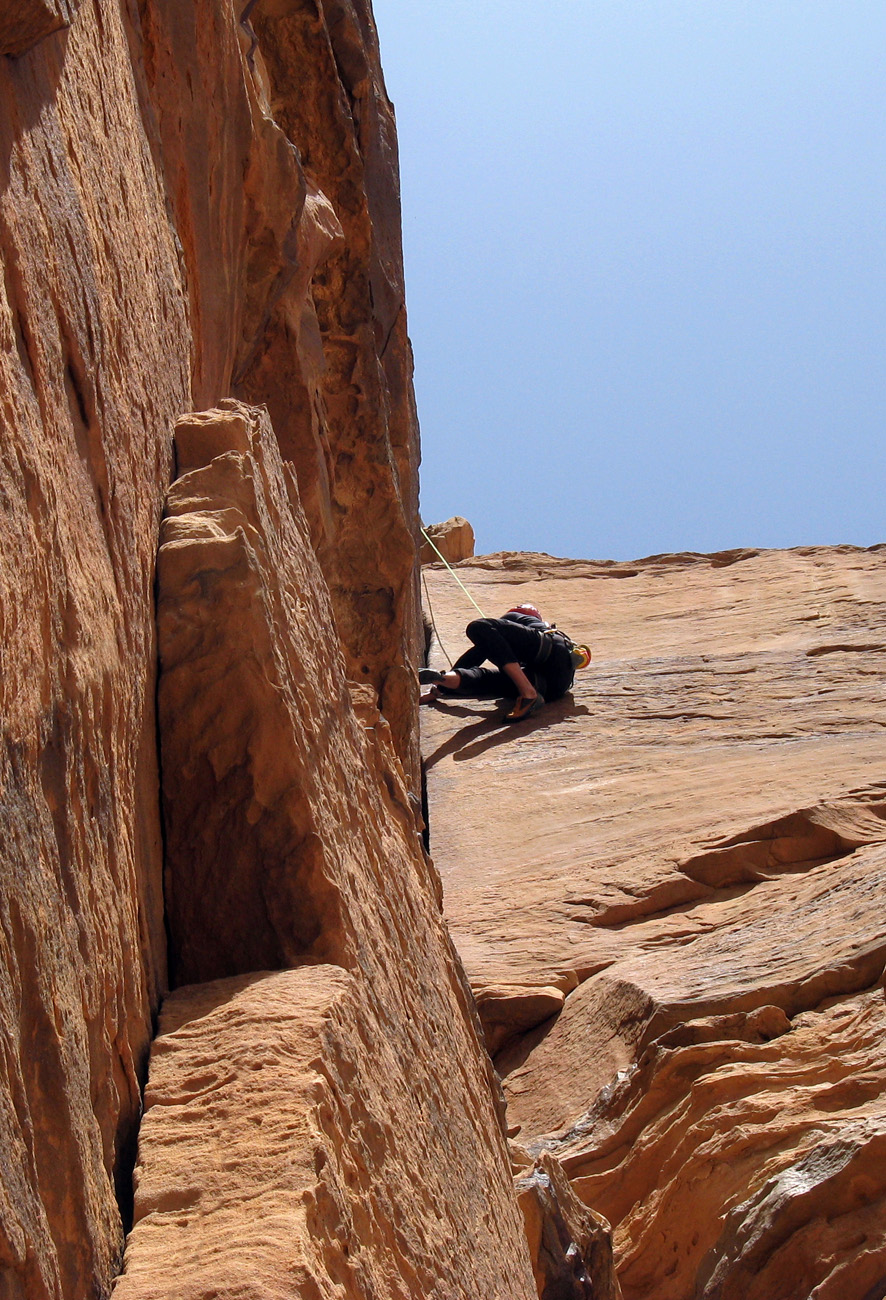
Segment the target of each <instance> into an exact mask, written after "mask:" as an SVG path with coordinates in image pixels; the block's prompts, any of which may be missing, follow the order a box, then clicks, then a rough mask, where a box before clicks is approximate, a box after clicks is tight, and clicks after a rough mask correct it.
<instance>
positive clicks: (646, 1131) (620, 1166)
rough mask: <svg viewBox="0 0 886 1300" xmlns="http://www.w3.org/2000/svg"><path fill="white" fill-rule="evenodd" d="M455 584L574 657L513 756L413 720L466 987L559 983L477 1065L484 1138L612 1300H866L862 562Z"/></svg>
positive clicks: (527, 569) (800, 555) (645, 569)
mask: <svg viewBox="0 0 886 1300" xmlns="http://www.w3.org/2000/svg"><path fill="white" fill-rule="evenodd" d="M459 572H460V577H462V578H463V579H464V580H465V581H466V582H467V584H468V586H469V589H470V590H471V591H472V593H473V594H474V596H475V597H476V598H477V599H478V600H479V603H480V604H481V606H482V607H483V608H484V609H485V610H486V612H487V613H492V614H495V613H499V612H500V611H501V610H503V609H505V608H507V607H508V605H511V604H513V603H515V601H518V600H527V599H529V600H532V601H533V602H535V603H536V604H538V605H539V606H540V608H541V609H542V612H543V613H544V614H546V615H547V617H549V618H551V619H554V620H555V621H557V622H558V623H560V624H561V625H562V626H563V627H565V628H566V629H567V630H568V631H570V632H571V633H572V634H573V635H574V636H575V637H576V639H579V640H586V641H588V642H589V643H590V644H591V646H592V648H593V650H594V662H593V665H592V667H591V668H590V669H588V670H586V671H585V672H583V673H582V674H580V675H579V677H578V678H577V681H576V685H575V689H574V691H573V694H572V697H571V698H569V697H567V699H566V700H564V701H561V702H560V703H558V704H555V705H552V706H549V707H547V708H546V709H545V710H544V711H543V712H542V713H541V714H539V715H538V717H537V718H536V719H533V720H532V721H531V722H530V723H529V724H527V725H526V726H524V727H522V728H521V729H520V730H519V731H518V732H517V734H514V731H513V730H512V729H510V728H503V727H500V726H499V725H498V723H497V717H498V714H497V711H496V708H495V706H494V705H492V704H486V703H481V704H473V703H471V702H469V701H459V702H457V703H451V704H448V705H446V704H439V705H435V706H432V707H431V708H429V709H426V710H425V712H424V717H423V730H424V749H425V754H426V761H427V764H428V782H429V794H430V807H431V814H430V815H431V847H432V851H433V852H434V855H435V861H436V862H437V865H438V866H439V868H440V870H441V875H442V878H443V881H444V890H445V900H446V903H445V905H446V911H447V915H448V916H449V918H450V921H451V924H452V927H453V931H454V935H455V938H456V942H457V944H458V946H459V949H460V951H461V953H462V955H463V956H464V958H465V960H466V964H467V967H468V973H469V975H470V978H471V981H472V984H473V985H474V987H475V989H476V990H477V991H478V995H479V997H480V998H481V999H482V997H483V990H484V988H486V987H498V986H500V985H502V984H507V985H511V986H514V985H517V986H523V987H524V988H525V989H526V990H527V992H528V991H529V990H531V989H533V988H536V987H538V986H540V985H543V984H554V985H558V984H559V987H561V988H563V991H564V992H565V993H566V998H565V1004H564V1008H563V1011H562V1012H561V1013H560V1015H559V1016H558V1017H556V1018H555V1019H553V1020H550V1021H547V1022H544V1023H542V1024H541V1025H539V1026H538V1027H537V1028H535V1029H533V1030H530V1031H529V1032H527V1033H526V1034H524V1035H523V1037H522V1038H520V1039H518V1040H517V1041H513V1040H512V1041H511V1043H510V1044H504V1045H503V1046H502V1047H501V1048H500V1049H499V1051H498V1054H497V1056H496V1066H497V1068H498V1069H499V1071H500V1072H501V1073H502V1074H503V1075H504V1076H505V1092H506V1096H507V1098H508V1120H509V1125H510V1131H511V1132H515V1131H516V1132H517V1133H518V1137H517V1141H518V1142H519V1143H520V1144H521V1145H522V1146H523V1147H524V1148H525V1149H527V1150H528V1152H529V1154H534V1153H538V1152H540V1151H543V1150H550V1151H552V1152H553V1153H554V1154H556V1155H557V1156H558V1158H560V1159H561V1160H562V1161H563V1163H564V1166H565V1168H566V1169H567V1171H568V1173H569V1175H570V1178H571V1179H572V1181H573V1185H574V1186H575V1187H576V1189H577V1190H578V1191H579V1193H580V1194H581V1196H582V1198H583V1199H584V1200H585V1201H586V1202H587V1204H589V1205H590V1206H592V1207H593V1208H594V1209H597V1210H599V1211H601V1212H602V1213H603V1214H605V1215H606V1216H607V1218H609V1219H610V1220H611V1221H612V1224H613V1229H614V1231H615V1242H616V1249H617V1256H618V1261H619V1271H620V1278H621V1284H622V1287H623V1290H624V1294H625V1296H626V1297H636V1298H637V1300H640V1298H641V1297H643V1298H645V1297H648V1296H652V1295H655V1296H656V1300H659V1298H660V1297H664V1298H666V1300H671V1298H672V1300H684V1298H688V1297H690V1296H696V1295H704V1296H709V1297H714V1296H717V1297H720V1296H730V1297H731V1296H736V1297H737V1296H754V1297H757V1296H759V1297H764V1296H766V1297H768V1296H772V1295H778V1296H780V1297H781V1296H784V1297H785V1300H791V1297H795V1296H796V1297H798V1298H799V1297H803V1298H804V1300H805V1297H806V1296H808V1295H810V1294H812V1293H814V1294H815V1295H816V1297H820V1296H837V1295H843V1296H845V1295H846V1294H853V1295H855V1294H857V1295H860V1296H864V1295H866V1294H871V1295H875V1294H880V1292H879V1291H878V1290H877V1288H878V1287H880V1288H881V1289H882V1286H883V1280H884V1278H886V1266H884V1255H883V1237H882V1231H881V1229H878V1228H877V1227H876V1226H875V1225H876V1224H877V1222H878V1221H879V1223H880V1224H882V1221H883V1215H884V1213H886V1202H884V1188H883V1183H882V1178H881V1176H880V1174H879V1172H878V1165H877V1162H878V1159H879V1156H878V1151H879V1143H880V1141H881V1138H880V1131H881V1124H882V1119H881V1115H882V1108H883V1105H884V1101H883V1097H884V1091H886V1071H884V1061H883V1057H882V1051H881V1048H880V1045H879V1038H878V1032H879V1031H878V1029H877V1026H878V1025H879V1024H880V1023H881V1019H882V1015H883V990H882V984H881V980H882V972H883V968H884V962H886V925H884V922H883V917H882V909H881V907H880V899H881V897H882V891H883V886H884V869H886V771H884V769H883V765H882V756H883V740H882V736H883V729H884V726H886V699H884V694H883V687H882V680H883V663H886V659H884V655H886V642H884V640H883V638H882V634H881V628H882V624H883V616H884V606H886V572H884V567H883V551H882V550H876V549H875V550H873V551H860V550H855V549H853V548H849V547H846V548H834V549H810V550H805V551H802V550H801V551H791V552H759V553H758V552H754V551H745V552H731V553H726V554H721V555H718V556H712V557H700V556H662V557H654V558H652V559H650V560H646V561H640V562H638V563H636V564H634V565H626V564H591V563H581V562H572V561H556V560H551V559H550V558H549V557H542V556H516V555H514V556H510V555H504V556H498V557H486V558H479V559H478V560H477V561H475V563H474V564H473V565H467V566H462V567H461V569H460V571H459ZM427 576H428V579H429V588H430V593H431V600H432V603H433V605H434V612H435V617H436V621H437V626H438V628H439V630H440V635H441V636H442V638H443V641H444V643H445V646H446V650H447V651H448V653H449V654H450V655H452V656H454V654H455V653H457V652H458V650H459V649H460V647H461V644H462V641H461V638H460V636H459V632H460V630H461V628H462V627H463V625H464V623H466V622H467V621H468V619H469V618H470V607H468V608H467V609H466V608H465V604H466V602H465V601H464V597H463V596H461V595H460V594H459V593H458V591H457V589H456V588H455V587H454V584H452V583H451V579H448V578H447V576H446V575H445V574H444V573H442V572H441V573H436V572H429V573H428V575H427ZM435 653H438V652H435ZM432 661H435V660H434V655H432ZM436 662H439V660H436ZM493 810H494V811H493ZM570 979H571V980H572V981H573V987H572V989H571V990H569V988H568V987H567V986H564V984H563V981H564V980H566V981H569V980H570ZM828 1201H830V1202H831V1203H832V1204H833V1207H834V1208H833V1211H830V1210H827V1211H826V1210H824V1208H823V1207H824V1205H825V1203H826V1202H828ZM816 1288H818V1289H816Z"/></svg>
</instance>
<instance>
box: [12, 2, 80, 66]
mask: <svg viewBox="0 0 886 1300" xmlns="http://www.w3.org/2000/svg"><path fill="white" fill-rule="evenodd" d="M79 4H80V0H6V4H5V5H4V7H3V12H2V14H0V54H11V55H13V56H16V55H19V54H24V52H25V50H28V49H30V48H31V46H32V45H36V43H37V41H40V40H43V38H44V37H45V36H50V35H51V34H52V33H53V32H57V31H58V30H59V28H61V27H67V26H68V24H69V23H70V22H71V19H72V18H73V16H74V14H75V13H76V12H77V9H78V7H79Z"/></svg>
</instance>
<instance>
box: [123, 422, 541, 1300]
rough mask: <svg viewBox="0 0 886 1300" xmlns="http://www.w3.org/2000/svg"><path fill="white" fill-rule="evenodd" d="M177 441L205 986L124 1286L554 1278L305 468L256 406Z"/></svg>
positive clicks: (188, 860)
mask: <svg viewBox="0 0 886 1300" xmlns="http://www.w3.org/2000/svg"><path fill="white" fill-rule="evenodd" d="M176 448H177V452H178V461H179V465H180V467H182V468H183V469H185V470H186V472H185V473H183V474H182V475H181V477H179V478H178V479H177V480H176V482H175V483H174V484H173V486H172V488H171V490H170V493H169V498H168V504H167V517H166V519H165V520H164V524H163V531H162V534H161V537H162V545H161V548H160V555H159V562H158V628H159V646H160V664H161V674H160V684H159V708H160V732H161V737H162V766H163V785H164V801H165V808H166V818H165V821H166V826H167V859H166V872H167V897H168V900H169V924H170V939H171V950H170V958H171V962H172V966H173V970H174V971H175V972H176V979H177V982H179V983H184V984H187V985H188V987H184V988H179V989H178V991H177V992H176V994H175V995H174V996H173V997H172V998H171V999H170V1000H169V1001H168V1002H167V1004H166V1006H165V1009H164V1016H163V1021H162V1023H161V1034H160V1037H159V1038H158V1040H157V1042H156V1044H155V1047H154V1050H153V1052H152V1060H151V1069H150V1078H149V1085H148V1091H147V1094H146V1107H147V1113H146V1117H145V1121H144V1124H143V1126H142V1133H141V1138H140V1144H139V1165H138V1168H137V1171H136V1179H137V1192H136V1199H135V1220H136V1222H135V1227H134V1229H133V1232H132V1234H131V1237H130V1243H129V1246H128V1249H127V1262H126V1272H125V1276H124V1278H123V1279H122V1281H121V1283H120V1284H119V1286H118V1289H117V1292H116V1295H117V1296H118V1298H119V1300H128V1298H130V1297H137V1296H151V1297H158V1296H161V1295H166V1296H170V1297H172V1296H175V1297H190V1296H193V1297H198V1296H205V1295H208V1294H217V1293H218V1292H219V1291H221V1292H223V1293H224V1294H230V1295H238V1296H255V1297H258V1296H276V1295H291V1294H313V1295H317V1296H320V1295H323V1296H327V1295H328V1296H330V1297H333V1296H343V1295H346V1296H354V1297H358V1296H368V1295H373V1296H379V1297H381V1296H398V1295H404V1294H413V1295H415V1294H422V1295H440V1296H441V1297H442V1296H444V1295H445V1296H447V1297H456V1296H464V1297H469V1296H470V1297H473V1296H476V1295H478V1294H481V1295H484V1296H489V1297H490V1300H492V1298H493V1297H501V1300H505V1298H506V1297H507V1298H508V1300H510V1297H515V1296H529V1295H532V1294H533V1289H532V1278H531V1273H530V1271H529V1267H528V1260H527V1258H526V1247H525V1242H524V1239H523V1233H522V1224H521V1222H520V1216H519V1213H518V1211H517V1208H516V1205H515V1203H514V1201H513V1199H512V1194H511V1183H510V1166H509V1163H508V1158H507V1152H506V1149H505V1145H504V1139H503V1133H502V1130H501V1128H500V1127H499V1118H498V1117H497V1114H496V1111H495V1107H494V1096H495V1093H494V1088H493V1085H492V1077H491V1069H490V1066H489V1063H488V1059H487V1058H485V1056H484V1055H483V1053H482V1052H481V1051H480V1048H479V1043H478V1039H477V1034H476V1028H475V1020H474V1016H473V1009H472V1007H471V1005H470V997H469V994H468V991H467V985H466V984H465V983H464V981H463V976H462V974H461V971H460V968H459V966H458V964H457V961H456V960H455V958H454V954H453V952H452V949H451V947H450V944H449V939H448V936H447V933H446V931H445V928H444V926H443V922H442V917H441V914H440V910H439V901H438V895H437V894H436V892H435V885H436V880H435V876H434V869H433V867H432V865H431V863H430V862H429V861H428V860H427V859H426V858H425V855H424V851H423V849H422V846H421V841H420V835H419V831H420V824H419V823H418V822H417V821H416V815H415V812H414V810H413V806H412V804H411V803H410V801H409V797H408V789H407V786H406V783H405V780H404V777H403V773H402V768H401V767H400V764H399V762H398V760H397V757H396V754H395V751H394V748H393V745H392V743H391V741H390V732H389V728H388V727H387V725H386V723H385V721H384V719H383V718H382V717H381V715H380V714H379V713H378V710H377V709H373V708H372V707H371V702H369V701H366V700H364V699H362V698H358V707H359V708H360V710H361V713H362V721H361V719H360V718H358V714H357V712H355V709H354V708H353V707H352V704H351V698H350V694H349V689H348V683H347V680H346V677H345V671H344V663H343V660H342V656H341V651H340V649H339V646H338V643H337V641H336V640H335V638H334V636H332V635H331V630H332V618H331V610H330V605H329V597H328V593H327V591H326V586H325V583H324V581H323V578H322V574H321V573H320V569H319V566H318V564H317V560H316V557H315V555H314V552H313V550H312V548H311V545H310V540H309V535H308V529H307V525H306V521H305V519H304V516H303V514H302V511H301V508H300V505H299V502H298V495H297V487H296V484H295V478H294V476H293V475H292V473H291V472H289V471H288V470H287V469H286V467H285V463H284V462H283V461H282V460H281V458H280V456H279V451H278V449H277V444H276V440H275V439H274V437H273V433H272V431H271V427H270V423H269V420H268V418H267V415H266V414H263V413H258V412H254V411H251V410H250V409H249V408H246V407H243V406H238V405H237V404H236V403H229V404H227V406H226V408H225V409H223V410H219V411H210V412H206V413H204V414H202V415H200V416H193V417H187V418H186V419H183V420H181V421H179V423H178V426H177V430H176ZM201 461H205V464H203V465H201V463H200V462H201ZM357 689H358V690H361V689H365V688H357ZM367 704H368V705H369V707H368V708H367ZM280 966H288V967H293V966H294V967H297V969H295V970H292V971H289V972H286V973H285V974H281V975H270V974H261V973H259V974H255V973H251V972H262V971H267V970H269V969H273V968H275V967H280ZM238 975H245V976H246V978H245V979H242V978H241V979H236V978H235V979H226V980H221V981H216V982H215V983H208V984H207V983H203V982H202V981H207V980H213V979H215V977H217V976H238ZM197 981H201V983H199V984H197V983H196V982H197Z"/></svg>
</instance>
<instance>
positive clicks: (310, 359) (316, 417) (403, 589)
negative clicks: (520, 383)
mask: <svg viewBox="0 0 886 1300" xmlns="http://www.w3.org/2000/svg"><path fill="white" fill-rule="evenodd" d="M245 8H246V4H245V0H244V3H243V4H240V0H238V3H237V5H235V6H233V9H236V10H237V12H238V13H240V12H242V11H243V10H245ZM144 13H145V17H144V18H143V23H142V30H143V33H144V66H145V68H146V75H147V79H148V82H149V85H150V90H151V97H152V102H153V104H154V106H155V109H154V111H155V120H156V127H157V131H158V133H159V145H158V148H159V149H160V152H161V156H162V158H163V173H164V176H165V180H166V186H167V192H168V196H169V202H170V205H171V208H172V211H173V213H174V219H175V224H176V229H177V231H178V233H179V237H180V239H181V241H182V253H183V259H184V262H185V265H186V268H187V283H188V286H189V292H190V299H191V306H192V321H193V328H194V332H195V342H196V348H195V368H194V397H195V401H196V403H198V404H199V405H207V406H210V405H213V404H214V403H216V402H217V401H218V400H219V399H220V398H222V397H226V396H228V395H229V394H230V393H233V394H234V395H235V396H237V397H241V398H244V399H246V400H247V401H250V402H255V403H258V404H263V405H266V406H267V407H268V410H269V411H270V414H271V420H272V423H273V427H274V431H275V434H276V436H277V438H278V440H279V442H280V447H281V450H282V452H283V455H284V457H285V458H286V459H288V460H291V461H292V463H293V465H294V466H295V469H296V473H297V476H298V482H299V491H300V493H301V498H302V503H303V507H304V510H305V514H306V517H307V520H308V525H309V528H310V532H311V538H312V541H313V543H314V548H315V550H316V552H317V555H318V557H319V560H320V565H321V568H322V570H323V573H324V575H325V577H326V581H327V584H328V586H329V590H330V594H331V596H332V604H333V609H334V612H335V618H336V622H337V625H338V630H339V635H340V637H341V640H342V644H343V648H344V653H345V656H346V659H347V662H348V671H349V674H350V676H351V677H352V678H353V679H354V680H355V681H361V682H366V683H368V684H370V685H372V686H373V687H374V688H375V690H376V691H377V692H378V694H379V696H380V698H381V700H382V707H383V709H384V712H385V716H386V717H387V718H388V719H389V721H390V724H391V727H392V731H393V736H394V742H395V744H396V746H397V749H398V752H399V754H400V756H401V760H402V761H403V763H404V766H405V768H406V770H407V773H408V775H409V778H410V780H411V781H412V783H413V785H414V787H415V788H417V783H418V744H417V714H416V695H415V690H414V675H413V672H412V671H411V670H412V669H413V668H414V667H415V666H417V664H418V662H419V651H420V642H421V625H420V616H419V599H418V576H417V566H416V559H415V557H416V553H417V539H418V459H419V455H418V421H417V417H416V412H415V403H414V397H413V390H412V353H411V349H410V345H409V339H408V336H407V333H406V312H405V305H404V302H405V299H404V287H403V265H402V250H401V243H400V203H399V176H398V161H397V140H396V130H395V126H394V116H393V110H392V108H391V105H390V103H389V101H388V99H387V95H386V93H385V89H384V81H383V78H382V72H381V65H380V62H379V55H378V47H377V40H376V34H375V26H374V22H373V19H372V14H371V10H370V8H369V5H368V4H367V3H365V2H364V0H358V2H357V3H350V2H349V3H344V4H341V3H338V2H336V3H334V4H329V5H324V4H320V3H315V2H314V0H308V2H307V3H306V2H304V0H275V2H274V3H266V2H265V0H262V3H260V4H259V5H257V6H256V7H255V8H254V9H252V10H251V12H250V16H249V23H248V24H247V27H243V26H241V25H239V24H237V23H236V22H232V17H233V11H232V6H231V5H229V4H223V3H221V0H190V2H189V3H186V4H182V3H181V0H151V3H149V4H147V5H145V6H144ZM253 30H254V33H255V36H256V38H257V41H255V40H253V37H252V35H251V34H250V33H251V32H253Z"/></svg>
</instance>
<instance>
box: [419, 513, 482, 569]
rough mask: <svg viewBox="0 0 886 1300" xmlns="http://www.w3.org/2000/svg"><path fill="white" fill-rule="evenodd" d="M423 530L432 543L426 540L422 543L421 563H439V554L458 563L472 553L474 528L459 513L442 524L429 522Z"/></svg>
mask: <svg viewBox="0 0 886 1300" xmlns="http://www.w3.org/2000/svg"><path fill="white" fill-rule="evenodd" d="M425 532H426V533H427V535H428V537H430V539H431V541H432V542H433V543H434V545H433V546H432V545H431V543H430V542H428V541H424V542H423V543H422V547H421V551H420V559H421V562H422V564H439V563H440V556H441V555H442V557H443V559H444V560H448V561H449V563H450V564H458V562H459V561H460V560H467V559H470V557H471V556H472V555H473V554H474V530H473V528H472V527H471V525H470V524H469V523H468V521H467V519H463V518H462V516H461V515H453V517H452V518H451V519H447V520H446V522H445V523H444V524H431V525H430V526H429V527H428V528H426V529H425ZM435 547H436V549H435Z"/></svg>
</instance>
